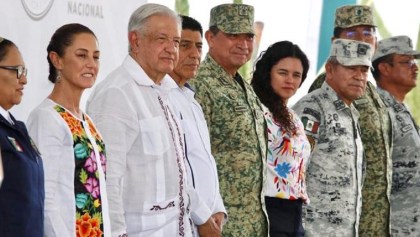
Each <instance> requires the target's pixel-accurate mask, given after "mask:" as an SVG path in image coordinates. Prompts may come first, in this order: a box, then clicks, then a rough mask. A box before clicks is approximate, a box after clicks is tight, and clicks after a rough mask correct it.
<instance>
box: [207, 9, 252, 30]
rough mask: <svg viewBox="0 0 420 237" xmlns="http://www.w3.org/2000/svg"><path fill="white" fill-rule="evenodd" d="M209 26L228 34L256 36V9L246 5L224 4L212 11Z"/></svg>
mask: <svg viewBox="0 0 420 237" xmlns="http://www.w3.org/2000/svg"><path fill="white" fill-rule="evenodd" d="M209 26H210V27H211V26H216V27H217V28H218V29H220V30H221V31H223V32H224V33H228V34H243V33H245V34H254V7H253V6H250V5H245V4H222V5H218V6H215V7H213V8H212V9H211V11H210V24H209Z"/></svg>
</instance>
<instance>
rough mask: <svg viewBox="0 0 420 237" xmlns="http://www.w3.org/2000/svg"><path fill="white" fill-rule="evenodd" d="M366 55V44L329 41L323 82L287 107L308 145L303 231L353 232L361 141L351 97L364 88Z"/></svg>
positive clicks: (343, 236) (347, 236)
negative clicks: (309, 150) (307, 197)
mask: <svg viewBox="0 0 420 237" xmlns="http://www.w3.org/2000/svg"><path fill="white" fill-rule="evenodd" d="M371 55H372V47H371V45H370V44H366V43H364V42H360V41H354V40H346V39H337V40H334V41H333V43H332V46H331V53H330V57H329V59H328V61H327V64H326V66H325V69H326V81H325V82H324V84H322V86H321V88H320V89H317V90H315V91H313V92H311V93H309V94H307V95H306V96H304V97H303V98H302V99H301V100H299V101H298V102H297V103H296V104H295V105H294V106H293V108H292V109H293V110H294V111H296V113H297V114H298V115H299V117H300V118H301V120H302V123H303V124H304V127H305V132H306V135H307V136H308V139H309V141H310V142H311V144H312V154H311V157H310V159H309V160H310V163H309V165H308V169H307V179H306V182H307V192H308V196H309V197H310V199H311V203H310V204H309V205H308V206H307V207H306V218H305V219H306V220H305V221H306V222H305V230H306V232H305V236H308V237H312V236H316V237H318V236H323V237H324V236H334V237H335V236H340V237H354V236H358V226H359V217H360V213H361V205H362V170H363V145H362V141H361V138H360V130H359V127H358V125H357V124H358V118H359V113H358V112H357V110H356V108H355V107H354V106H353V104H352V102H353V101H354V100H355V99H356V98H358V97H359V96H361V95H362V94H363V93H364V91H365V88H366V82H367V77H368V73H369V67H370V66H371V62H370V60H371Z"/></svg>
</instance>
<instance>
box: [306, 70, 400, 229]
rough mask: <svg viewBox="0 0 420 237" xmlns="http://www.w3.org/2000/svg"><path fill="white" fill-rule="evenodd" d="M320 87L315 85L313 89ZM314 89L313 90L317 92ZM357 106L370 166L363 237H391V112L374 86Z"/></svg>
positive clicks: (359, 100) (365, 154) (363, 192)
mask: <svg viewBox="0 0 420 237" xmlns="http://www.w3.org/2000/svg"><path fill="white" fill-rule="evenodd" d="M321 76H322V78H323V79H320V80H319V81H317V82H323V81H325V73H323V74H321V75H320V77H321ZM316 86H318V85H316V84H315V83H314V84H312V87H316ZM312 87H311V89H312V90H315V89H317V88H312ZM311 89H310V90H311ZM353 104H354V106H355V107H356V109H357V110H358V111H359V113H360V118H359V124H360V130H361V137H362V142H363V147H364V159H365V162H366V174H365V179H364V182H363V189H362V199H363V205H362V216H361V217H360V226H359V233H360V236H363V237H377V236H381V237H382V236H384V237H385V236H389V235H390V228H389V226H390V222H389V213H390V205H391V204H390V193H391V183H392V182H391V176H392V161H391V154H390V143H391V141H390V137H389V134H391V125H390V121H389V116H388V111H387V109H386V107H385V105H384V102H383V101H382V99H381V98H380V96H379V94H378V93H377V92H376V89H375V86H374V85H373V84H372V83H371V82H368V84H367V88H366V92H365V94H364V95H363V96H362V97H360V98H359V99H357V100H355V101H354V102H353Z"/></svg>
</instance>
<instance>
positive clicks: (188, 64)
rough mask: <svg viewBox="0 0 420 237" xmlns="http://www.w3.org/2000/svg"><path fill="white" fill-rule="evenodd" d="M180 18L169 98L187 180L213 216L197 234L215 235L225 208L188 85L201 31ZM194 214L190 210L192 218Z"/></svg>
mask: <svg viewBox="0 0 420 237" xmlns="http://www.w3.org/2000/svg"><path fill="white" fill-rule="evenodd" d="M181 18H182V31H181V43H180V44H179V61H178V64H177V66H176V67H175V69H174V70H173V71H172V72H171V73H169V75H170V76H171V77H172V79H173V80H174V83H176V84H177V87H175V88H174V89H172V91H171V93H170V97H169V98H170V102H171V103H172V104H173V106H174V110H175V113H176V115H177V116H178V118H179V119H180V120H181V124H182V128H183V129H184V133H185V150H186V156H187V161H188V166H189V167H187V172H188V181H189V182H190V183H191V184H192V185H193V186H194V188H195V189H196V190H197V192H198V194H199V195H200V197H201V198H203V200H204V201H205V204H206V208H208V209H209V211H211V213H212V218H211V221H210V222H209V223H208V225H201V226H199V227H198V234H199V235H200V236H207V235H210V234H212V235H211V236H216V235H220V234H221V230H222V225H223V222H224V217H225V214H226V209H225V207H224V204H223V200H222V197H221V195H220V192H219V179H218V176H217V167H216V162H215V161H214V157H213V155H212V154H211V147H210V137H209V132H208V128H207V123H206V120H205V118H204V114H203V110H202V109H201V106H200V104H199V103H198V102H197V101H196V100H195V99H194V91H193V90H192V89H191V87H190V86H189V85H188V83H187V81H188V80H190V79H192V78H193V77H194V76H195V75H196V74H197V70H198V66H199V65H200V60H201V53H202V51H201V49H202V46H203V42H202V37H203V29H202V27H201V25H200V23H199V22H198V21H196V20H195V19H193V18H191V17H188V16H181ZM194 214H195V213H194V211H192V215H194ZM195 224H196V223H195Z"/></svg>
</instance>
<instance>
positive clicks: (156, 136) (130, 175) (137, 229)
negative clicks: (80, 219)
mask: <svg viewBox="0 0 420 237" xmlns="http://www.w3.org/2000/svg"><path fill="white" fill-rule="evenodd" d="M167 80H172V79H171V78H169V77H165V78H164V79H163V80H162V82H161V85H156V84H155V83H154V82H153V81H152V80H151V79H150V78H149V77H148V76H147V74H146V73H145V72H144V71H143V69H142V68H141V67H140V66H139V64H138V63H137V62H135V61H134V59H133V58H131V57H130V56H127V57H126V58H125V60H124V61H123V63H122V65H121V66H120V67H118V68H117V69H116V70H114V71H113V72H112V73H111V74H110V75H108V76H107V78H106V79H105V80H104V81H103V82H101V83H100V84H98V85H97V87H96V88H95V90H94V91H93V93H92V94H91V96H90V98H89V99H88V102H87V111H88V113H89V115H90V116H91V117H92V118H93V119H94V121H95V123H96V125H97V127H98V128H99V131H101V133H102V135H103V137H104V141H105V144H106V146H107V147H106V148H107V158H108V169H107V187H108V197H109V208H110V215H111V229H112V235H113V236H120V235H123V234H124V233H127V234H128V236H130V237H139V236H154V237H171V236H181V235H183V236H191V235H192V228H191V224H190V220H189V213H188V212H189V211H188V209H189V208H192V206H191V203H190V200H189V195H188V194H189V192H190V191H189V190H187V189H189V187H188V185H187V177H186V171H185V164H184V150H183V137H182V134H183V131H182V128H181V126H180V125H179V121H178V120H177V118H176V115H174V113H173V111H172V109H171V108H170V105H169V103H168V98H167V95H168V92H169V91H170V88H169V87H168V85H167V83H166V82H167Z"/></svg>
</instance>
